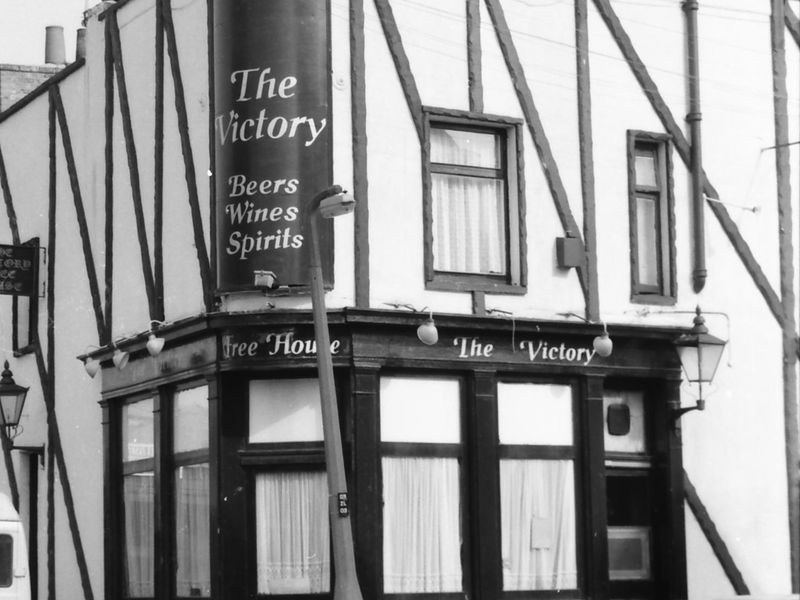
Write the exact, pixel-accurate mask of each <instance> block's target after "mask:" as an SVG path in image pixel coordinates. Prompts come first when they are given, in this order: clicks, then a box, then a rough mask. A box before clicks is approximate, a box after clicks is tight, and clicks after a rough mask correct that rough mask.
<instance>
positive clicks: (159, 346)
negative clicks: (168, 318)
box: [146, 320, 166, 356]
mask: <svg viewBox="0 0 800 600" xmlns="http://www.w3.org/2000/svg"><path fill="white" fill-rule="evenodd" d="M154 323H155V324H156V325H164V324H165V323H164V322H163V321H155V320H153V321H150V334H149V335H148V336H147V344H146V346H147V352H148V354H150V356H158V355H159V354H160V353H161V350H163V349H164V342H165V341H166V340H164V338H163V337H158V336H156V332H155V329H154V328H153V324H154Z"/></svg>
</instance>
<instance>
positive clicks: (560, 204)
mask: <svg viewBox="0 0 800 600" xmlns="http://www.w3.org/2000/svg"><path fill="white" fill-rule="evenodd" d="M486 8H487V9H488V11H489V16H491V18H492V22H493V23H494V30H495V34H496V35H497V41H498V43H499V45H500V49H501V51H502V52H503V58H504V59H505V62H506V67H507V68H508V70H509V73H510V74H511V80H512V83H513V84H514V90H515V91H516V92H517V98H518V100H519V103H520V106H521V107H522V112H523V113H524V115H525V121H526V122H527V124H528V130H529V131H530V133H531V137H532V138H533V143H534V146H536V151H537V153H538V154H539V161H540V162H541V165H542V169H543V171H544V175H545V178H546V179H547V184H548V186H549V188H550V193H551V195H552V196H553V201H554V203H555V208H556V212H557V213H558V218H559V219H560V221H561V226H562V227H563V228H564V231H565V232H566V234H567V235H568V236H570V237H574V238H577V239H578V240H579V241H580V244H581V250H582V251H583V253H584V255H585V254H586V249H585V246H584V243H583V239H582V237H581V233H580V228H579V227H578V224H577V222H576V221H575V218H574V217H573V215H572V211H571V210H570V207H569V199H568V198H567V191H566V189H565V188H564V183H563V181H562V180H561V175H560V174H559V171H558V165H557V164H556V161H555V157H554V156H553V152H552V150H551V148H550V142H549V141H548V139H547V135H546V134H545V131H544V125H543V124H542V121H541V119H540V118H539V112H538V111H537V110H536V106H535V104H534V102H533V94H532V93H531V89H530V87H529V86H528V82H527V80H526V78H525V71H524V69H523V68H522V62H521V61H520V58H519V55H518V54H517V49H516V47H515V46H514V41H513V39H512V37H511V30H510V29H509V27H508V23H507V22H506V18H505V14H504V12H503V8H502V7H501V5H500V2H499V1H498V0H486ZM576 271H577V274H578V280H579V281H580V284H581V288H582V290H583V295H584V299H585V300H586V302H587V304H588V301H589V296H590V293H589V284H588V281H587V276H586V268H585V265H584V266H579V267H577V269H576Z"/></svg>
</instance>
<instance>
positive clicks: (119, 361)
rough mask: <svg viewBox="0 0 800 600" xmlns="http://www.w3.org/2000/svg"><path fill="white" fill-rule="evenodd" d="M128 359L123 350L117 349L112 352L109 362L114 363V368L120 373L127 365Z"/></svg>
mask: <svg viewBox="0 0 800 600" xmlns="http://www.w3.org/2000/svg"><path fill="white" fill-rule="evenodd" d="M129 359H130V355H129V354H128V353H127V352H125V351H124V350H120V349H119V348H117V349H115V350H114V355H113V356H112V357H111V360H112V361H113V362H114V366H115V367H117V369H119V370H120V371H122V369H124V368H125V367H126V366H127V365H128V360H129Z"/></svg>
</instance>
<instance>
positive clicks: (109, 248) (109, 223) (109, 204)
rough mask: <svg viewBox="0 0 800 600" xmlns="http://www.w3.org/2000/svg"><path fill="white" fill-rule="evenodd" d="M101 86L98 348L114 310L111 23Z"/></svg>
mask: <svg viewBox="0 0 800 600" xmlns="http://www.w3.org/2000/svg"><path fill="white" fill-rule="evenodd" d="M104 32H105V36H104V43H105V54H104V77H103V78H104V84H105V90H104V91H105V108H104V126H105V137H106V140H105V156H104V158H105V208H106V222H105V246H106V252H105V316H106V337H105V338H101V339H100V345H101V346H104V345H106V344H108V343H110V342H111V332H112V331H113V315H112V310H113V306H114V56H113V52H112V49H111V21H110V20H106V22H105V26H104Z"/></svg>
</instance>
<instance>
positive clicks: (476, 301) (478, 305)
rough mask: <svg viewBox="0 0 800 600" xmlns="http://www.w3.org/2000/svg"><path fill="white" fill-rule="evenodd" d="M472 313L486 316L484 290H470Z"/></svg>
mask: <svg viewBox="0 0 800 600" xmlns="http://www.w3.org/2000/svg"><path fill="white" fill-rule="evenodd" d="M472 314H473V315H478V316H481V317H483V316H486V292H481V291H478V290H473V291H472Z"/></svg>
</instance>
